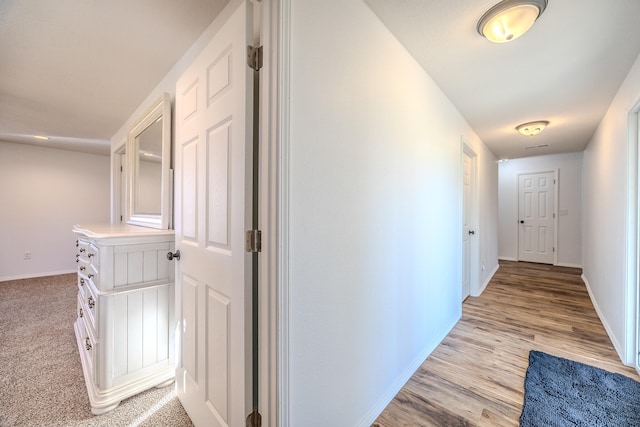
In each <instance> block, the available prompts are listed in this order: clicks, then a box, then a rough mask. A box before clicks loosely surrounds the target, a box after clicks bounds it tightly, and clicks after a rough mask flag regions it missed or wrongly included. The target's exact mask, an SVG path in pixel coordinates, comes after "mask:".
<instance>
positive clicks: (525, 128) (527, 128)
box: [516, 120, 549, 136]
mask: <svg viewBox="0 0 640 427" xmlns="http://www.w3.org/2000/svg"><path fill="white" fill-rule="evenodd" d="M548 124H549V122H548V121H546V120H540V121H537V122H529V123H523V124H521V125H519V126H516V130H517V131H518V132H520V134H521V135H524V136H535V135H537V134H539V133H540V132H542V131H543V130H544V128H545V127H547V125H548Z"/></svg>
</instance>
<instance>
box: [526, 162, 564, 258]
mask: <svg viewBox="0 0 640 427" xmlns="http://www.w3.org/2000/svg"><path fill="white" fill-rule="evenodd" d="M554 190H555V184H554V173H553V172H542V173H536V174H523V175H520V176H519V178H518V191H519V203H518V204H519V206H518V212H519V217H520V223H519V233H518V234H519V239H518V241H519V244H518V246H519V247H518V259H519V260H520V261H528V262H538V263H544V264H553V261H554V248H553V242H554V233H555V219H554V217H553V214H554V200H555V195H554Z"/></svg>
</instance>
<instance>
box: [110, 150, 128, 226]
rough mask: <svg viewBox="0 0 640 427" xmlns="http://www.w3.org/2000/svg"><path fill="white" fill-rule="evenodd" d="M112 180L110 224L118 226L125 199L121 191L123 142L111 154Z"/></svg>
mask: <svg viewBox="0 0 640 427" xmlns="http://www.w3.org/2000/svg"><path fill="white" fill-rule="evenodd" d="M111 158H112V159H113V161H112V171H111V173H112V174H113V179H111V184H112V185H113V188H112V190H113V191H112V192H111V194H112V195H113V196H112V197H113V198H112V200H111V206H112V209H111V223H112V224H119V223H121V222H123V221H124V216H125V215H124V207H125V206H126V203H124V204H123V199H124V198H125V197H126V191H124V192H123V191H122V187H123V185H124V184H125V181H126V176H127V141H126V140H125V141H123V142H122V144H121V145H120V146H119V147H118V148H117V149H115V150H113V152H112V153H111Z"/></svg>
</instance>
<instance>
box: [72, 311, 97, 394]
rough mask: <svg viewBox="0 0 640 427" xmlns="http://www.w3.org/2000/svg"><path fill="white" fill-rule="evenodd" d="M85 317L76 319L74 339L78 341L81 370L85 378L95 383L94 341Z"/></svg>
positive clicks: (95, 349)
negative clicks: (84, 373) (84, 372)
mask: <svg viewBox="0 0 640 427" xmlns="http://www.w3.org/2000/svg"><path fill="white" fill-rule="evenodd" d="M84 319H85V317H83V318H78V320H77V321H76V333H77V336H76V339H77V340H78V348H79V350H80V357H81V358H82V360H83V362H84V363H83V368H84V369H85V371H86V374H87V376H89V378H91V381H93V382H94V383H95V380H96V378H95V360H96V356H95V355H96V351H97V348H96V340H95V338H94V337H93V335H91V333H90V332H89V330H88V328H87V326H86V323H85V321H84Z"/></svg>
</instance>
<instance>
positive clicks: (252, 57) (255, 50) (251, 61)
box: [247, 46, 262, 71]
mask: <svg viewBox="0 0 640 427" xmlns="http://www.w3.org/2000/svg"><path fill="white" fill-rule="evenodd" d="M247 65H248V66H249V67H250V68H251V69H252V70H254V71H260V69H261V68H262V46H257V47H254V46H247Z"/></svg>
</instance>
